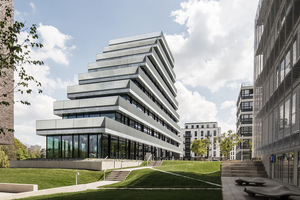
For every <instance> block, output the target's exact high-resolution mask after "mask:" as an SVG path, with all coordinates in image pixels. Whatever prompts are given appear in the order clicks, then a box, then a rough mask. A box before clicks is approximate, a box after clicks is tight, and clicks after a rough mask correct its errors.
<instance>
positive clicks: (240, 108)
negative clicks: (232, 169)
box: [235, 83, 253, 160]
mask: <svg viewBox="0 0 300 200" xmlns="http://www.w3.org/2000/svg"><path fill="white" fill-rule="evenodd" d="M236 107H237V112H236V134H237V135H238V136H239V137H240V139H241V140H242V142H241V143H239V144H238V145H237V146H236V158H235V159H236V160H251V157H252V156H251V154H252V152H251V149H250V144H251V143H250V141H252V124H253V123H252V122H253V120H252V119H253V85H252V84H250V83H243V84H242V85H241V88H240V93H239V96H238V99H237V103H236Z"/></svg>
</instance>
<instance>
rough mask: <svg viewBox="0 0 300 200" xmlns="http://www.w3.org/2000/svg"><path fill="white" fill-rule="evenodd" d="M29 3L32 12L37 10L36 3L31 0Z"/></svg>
mask: <svg viewBox="0 0 300 200" xmlns="http://www.w3.org/2000/svg"><path fill="white" fill-rule="evenodd" d="M29 5H30V7H31V8H32V12H35V5H34V3H32V2H30V3H29Z"/></svg>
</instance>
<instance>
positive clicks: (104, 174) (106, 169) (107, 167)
mask: <svg viewBox="0 0 300 200" xmlns="http://www.w3.org/2000/svg"><path fill="white" fill-rule="evenodd" d="M106 158H107V157H106ZM106 158H105V159H106ZM114 163H115V161H113V162H112V163H111V164H110V165H109V166H108V167H107V168H106V169H105V170H104V181H105V172H106V170H108V169H109V168H110V166H111V165H112V164H114Z"/></svg>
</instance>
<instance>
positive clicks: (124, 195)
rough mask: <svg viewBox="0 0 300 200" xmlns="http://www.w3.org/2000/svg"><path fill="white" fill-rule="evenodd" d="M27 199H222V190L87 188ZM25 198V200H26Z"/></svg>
mask: <svg viewBox="0 0 300 200" xmlns="http://www.w3.org/2000/svg"><path fill="white" fill-rule="evenodd" d="M25 199H26V200H61V199H64V200H82V199H85V200H89V199H92V200H98V199H99V200H100V199H101V200H106V199H118V200H125V199H130V200H140V199H143V200H153V199H155V200H175V199H176V200H188V199H201V200H220V199H222V192H221V190H220V191H215V190H172V191H170V190H126V189H125V190H87V191H84V192H76V193H63V194H54V195H47V196H38V197H30V198H25ZM25 199H24V200H25Z"/></svg>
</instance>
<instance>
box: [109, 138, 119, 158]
mask: <svg viewBox="0 0 300 200" xmlns="http://www.w3.org/2000/svg"><path fill="white" fill-rule="evenodd" d="M110 145H111V147H110V148H111V151H110V158H112V159H116V158H119V156H118V151H119V148H118V146H119V145H118V138H117V137H114V136H111V138H110Z"/></svg>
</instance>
